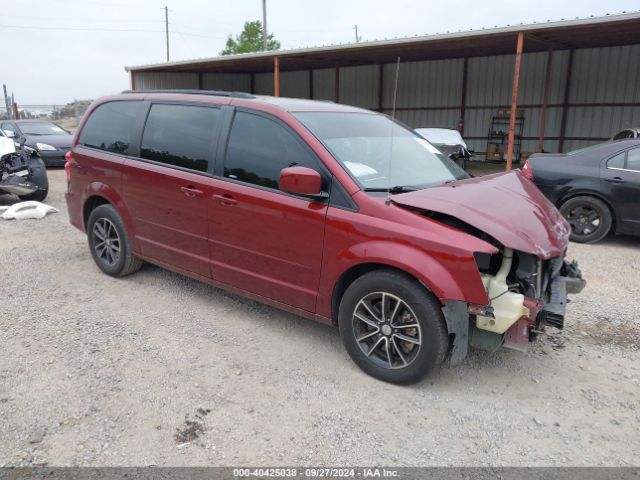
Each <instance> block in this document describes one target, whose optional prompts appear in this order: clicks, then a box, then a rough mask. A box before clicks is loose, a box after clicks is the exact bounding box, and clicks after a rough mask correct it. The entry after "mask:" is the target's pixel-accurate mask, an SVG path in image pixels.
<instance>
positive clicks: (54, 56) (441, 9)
mask: <svg viewBox="0 0 640 480" xmlns="http://www.w3.org/2000/svg"><path fill="white" fill-rule="evenodd" d="M165 5H166V6H168V8H169V30H170V56H171V60H185V59H190V58H198V57H212V56H217V55H218V54H219V52H220V50H222V48H223V47H224V43H225V41H226V39H227V37H228V35H230V34H231V35H236V34H238V33H240V32H241V31H242V27H243V25H244V22H245V21H249V20H260V19H261V18H262V0H233V1H232V0H180V1H178V0H128V1H127V0H113V1H111V0H86V1H85V0H0V12H1V13H0V45H3V46H4V47H10V48H3V56H9V59H8V61H6V60H5V59H3V60H5V61H3V62H2V65H3V66H2V68H1V69H0V83H4V84H6V85H7V90H8V91H9V92H13V93H14V94H15V99H16V103H18V105H21V104H22V105H34V104H54V103H55V104H61V103H66V102H69V101H72V100H74V99H78V100H80V99H94V98H97V97H99V96H102V95H107V94H110V93H115V92H119V91H121V90H125V89H127V88H129V75H128V73H127V72H125V70H124V67H125V66H126V65H143V64H148V63H158V62H163V61H165V59H166V50H165V48H166V46H165V34H164V7H165ZM639 8H640V4H639V3H638V0H613V1H608V2H602V0H565V1H558V0H535V1H533V0H520V1H518V2H498V1H495V0H485V1H483V2H479V1H477V0H448V1H437V2H434V1H431V2H429V1H425V0H422V1H415V0H368V1H367V0H319V1H318V0H315V1H308V0H267V14H268V16H267V26H268V30H269V33H273V34H274V35H275V36H276V38H277V39H278V40H279V41H280V42H281V44H282V48H283V49H290V48H300V47H311V46H318V45H328V44H336V43H346V42H353V41H354V40H355V31H354V26H355V25H357V26H358V34H359V35H360V37H361V39H362V41H367V40H375V39H382V38H393V37H403V36H413V35H422V34H433V33H443V32H446V31H458V30H468V29H471V28H473V29H479V28H482V27H485V28H490V27H494V26H505V25H508V24H510V25H514V24H519V23H531V22H534V21H537V22H542V21H546V20H559V19H562V18H564V19H571V18H575V17H588V16H590V15H604V14H606V13H620V12H622V11H627V12H629V11H634V10H638V9H639Z"/></svg>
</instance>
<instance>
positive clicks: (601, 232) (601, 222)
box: [560, 195, 613, 243]
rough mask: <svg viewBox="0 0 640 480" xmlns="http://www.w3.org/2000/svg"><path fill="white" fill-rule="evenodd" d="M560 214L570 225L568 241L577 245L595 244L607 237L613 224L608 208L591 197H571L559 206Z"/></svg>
mask: <svg viewBox="0 0 640 480" xmlns="http://www.w3.org/2000/svg"><path fill="white" fill-rule="evenodd" d="M560 213H561V214H562V216H563V217H564V218H566V219H567V221H568V222H569V224H570V225H571V237H570V239H571V240H572V241H574V242H578V243H595V242H599V241H600V240H602V239H603V238H604V237H606V236H607V234H608V233H609V231H610V230H611V225H612V224H613V216H612V215H611V210H609V207H608V206H607V205H606V204H605V203H604V202H603V201H602V200H600V199H598V198H595V197H591V196H586V195H583V196H578V197H573V198H570V199H569V200H567V201H566V202H564V203H563V204H562V205H561V206H560Z"/></svg>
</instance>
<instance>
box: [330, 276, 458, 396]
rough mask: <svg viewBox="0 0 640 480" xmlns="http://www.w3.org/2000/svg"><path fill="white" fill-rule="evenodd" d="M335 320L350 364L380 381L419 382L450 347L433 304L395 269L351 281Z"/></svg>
mask: <svg viewBox="0 0 640 480" xmlns="http://www.w3.org/2000/svg"><path fill="white" fill-rule="evenodd" d="M383 302H384V307H383V306H382V305H383ZM383 314H384V315H383ZM338 322H339V328H340V336H341V337H342V342H343V343H344V346H345V348H346V349H347V352H348V353H349V355H350V356H351V358H352V359H353V361H354V362H355V363H356V364H357V365H358V366H359V367H360V368H361V369H362V370H364V371H365V372H366V373H368V374H369V375H371V376H373V377H375V378H378V379H380V380H383V381H385V382H390V383H397V384H409V383H415V382H418V381H420V380H421V379H423V378H424V377H425V376H426V375H427V374H428V373H429V372H431V371H432V370H433V369H434V368H436V367H438V366H439V365H440V364H441V363H442V362H443V361H444V358H445V356H446V354H447V351H448V347H449V338H448V335H447V329H446V325H445V320H444V315H443V313H442V309H441V306H440V303H439V302H438V300H437V299H436V298H435V297H434V296H433V294H431V293H430V292H429V291H427V290H426V289H425V288H424V287H423V286H422V285H420V284H419V283H418V282H417V281H416V280H415V279H413V278H412V277H410V276H409V275H406V274H404V273H402V272H398V271H394V270H376V271H373V272H370V273H367V274H365V275H363V276H362V277H360V278H358V279H357V280H355V281H354V282H353V283H352V284H351V285H350V286H349V288H347V290H346V292H345V293H344V296H343V297H342V300H341V301H340V309H339V313H338Z"/></svg>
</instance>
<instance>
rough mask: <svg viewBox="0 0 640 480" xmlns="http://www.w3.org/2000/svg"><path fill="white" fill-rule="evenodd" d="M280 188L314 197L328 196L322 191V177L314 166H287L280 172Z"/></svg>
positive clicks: (284, 190) (295, 193)
mask: <svg viewBox="0 0 640 480" xmlns="http://www.w3.org/2000/svg"><path fill="white" fill-rule="evenodd" d="M279 187H280V190H282V191H283V192H287V193H292V194H294V195H301V196H303V197H309V198H314V199H323V198H327V197H328V196H329V195H328V194H327V192H323V191H322V177H321V176H320V174H319V173H318V172H316V171H315V170H314V169H312V168H307V167H287V168H283V169H282V171H281V172H280V181H279Z"/></svg>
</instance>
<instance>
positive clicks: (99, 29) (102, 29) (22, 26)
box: [0, 24, 164, 33]
mask: <svg viewBox="0 0 640 480" xmlns="http://www.w3.org/2000/svg"><path fill="white" fill-rule="evenodd" d="M0 27H2V28H17V29H33V30H35V31H37V30H61V31H64V30H73V31H85V32H95V31H100V32H147V33H162V32H164V30H146V29H139V28H102V27H92V28H88V27H50V26H42V25H37V26H36V25H1V24H0Z"/></svg>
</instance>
